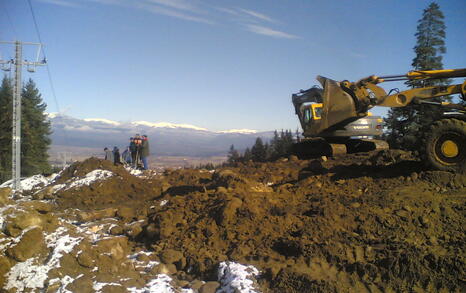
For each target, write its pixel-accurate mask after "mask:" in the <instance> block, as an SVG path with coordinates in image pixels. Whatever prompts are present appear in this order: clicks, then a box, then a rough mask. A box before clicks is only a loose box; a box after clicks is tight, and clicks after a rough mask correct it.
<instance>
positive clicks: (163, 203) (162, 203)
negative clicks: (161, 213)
mask: <svg viewBox="0 0 466 293" xmlns="http://www.w3.org/2000/svg"><path fill="white" fill-rule="evenodd" d="M167 203H168V200H166V199H164V200H162V201H161V202H160V206H161V207H163V206H164V205H166V204H167Z"/></svg>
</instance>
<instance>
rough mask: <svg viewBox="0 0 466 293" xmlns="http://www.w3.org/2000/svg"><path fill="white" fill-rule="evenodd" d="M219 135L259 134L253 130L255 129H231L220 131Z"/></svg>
mask: <svg viewBox="0 0 466 293" xmlns="http://www.w3.org/2000/svg"><path fill="white" fill-rule="evenodd" d="M218 133H241V134H254V133H257V130H253V129H230V130H222V131H218Z"/></svg>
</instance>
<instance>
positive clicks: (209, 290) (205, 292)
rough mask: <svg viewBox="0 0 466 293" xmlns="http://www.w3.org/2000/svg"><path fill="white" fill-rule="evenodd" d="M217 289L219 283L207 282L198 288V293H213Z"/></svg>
mask: <svg viewBox="0 0 466 293" xmlns="http://www.w3.org/2000/svg"><path fill="white" fill-rule="evenodd" d="M218 287H220V283H219V282H213V281H211V282H207V283H205V284H204V285H202V286H201V288H199V293H215V292H217V288H218Z"/></svg>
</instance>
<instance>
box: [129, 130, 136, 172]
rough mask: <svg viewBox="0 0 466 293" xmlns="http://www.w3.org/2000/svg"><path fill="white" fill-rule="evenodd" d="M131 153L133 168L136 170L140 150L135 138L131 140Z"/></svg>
mask: <svg viewBox="0 0 466 293" xmlns="http://www.w3.org/2000/svg"><path fill="white" fill-rule="evenodd" d="M129 151H130V152H131V162H132V163H133V167H134V168H136V167H137V155H138V148H137V145H136V142H135V140H134V138H133V137H131V138H130V139H129Z"/></svg>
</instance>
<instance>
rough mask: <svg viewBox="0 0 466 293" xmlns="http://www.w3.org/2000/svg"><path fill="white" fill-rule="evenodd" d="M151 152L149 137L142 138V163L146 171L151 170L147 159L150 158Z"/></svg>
mask: <svg viewBox="0 0 466 293" xmlns="http://www.w3.org/2000/svg"><path fill="white" fill-rule="evenodd" d="M149 154H150V150H149V140H148V138H147V135H143V136H142V144H141V161H142V164H143V165H144V170H147V169H149V163H148V162H147V157H149Z"/></svg>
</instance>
